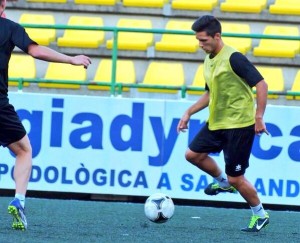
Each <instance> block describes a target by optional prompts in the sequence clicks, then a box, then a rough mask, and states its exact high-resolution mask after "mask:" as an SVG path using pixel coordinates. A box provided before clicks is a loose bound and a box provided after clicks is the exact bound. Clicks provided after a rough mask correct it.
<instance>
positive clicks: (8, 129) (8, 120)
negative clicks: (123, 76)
mask: <svg viewBox="0 0 300 243" xmlns="http://www.w3.org/2000/svg"><path fill="white" fill-rule="evenodd" d="M5 7H6V0H0V146H3V147H8V148H9V149H10V151H12V152H13V153H14V154H15V155H16V162H15V167H14V173H13V176H14V180H15V185H16V188H15V198H14V199H13V200H12V201H11V202H10V204H9V206H8V212H9V213H10V214H11V215H12V217H13V223H12V227H13V228H14V229H17V230H25V229H27V220H26V216H25V213H24V208H25V195H26V191H27V186H28V181H29V178H30V174H31V168H32V149H31V145H30V141H29V139H28V136H27V134H26V131H25V129H24V127H23V125H22V123H21V121H20V119H19V117H18V115H17V113H16V111H15V110H14V107H13V106H12V105H11V104H9V100H8V96H7V92H8V63H9V59H10V56H11V53H12V51H13V49H14V47H15V46H17V47H19V48H20V49H21V50H22V51H24V52H25V53H28V54H29V55H31V56H32V57H34V58H37V59H41V60H44V61H49V62H61V63H69V64H72V65H82V66H84V67H85V68H87V67H88V66H89V65H90V64H91V59H90V58H89V57H87V56H84V55H78V56H73V57H72V56H67V55H64V54H62V53H59V52H56V51H54V50H53V49H50V48H48V47H45V46H40V45H38V44H37V43H36V42H34V41H33V40H31V39H30V38H29V36H28V35H27V33H26V31H25V29H24V28H23V27H22V26H21V25H19V24H18V23H15V22H13V21H11V20H9V19H6V18H3V13H4V10H5Z"/></svg>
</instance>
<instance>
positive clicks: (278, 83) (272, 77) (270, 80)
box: [254, 66, 285, 99]
mask: <svg viewBox="0 0 300 243" xmlns="http://www.w3.org/2000/svg"><path fill="white" fill-rule="evenodd" d="M256 68H257V70H258V71H259V72H260V73H261V75H262V76H263V78H264V80H265V81H266V83H267V84H268V90H269V91H276V92H282V91H284V82H285V81H284V77H283V72H282V69H281V68H280V67H263V66H256ZM254 90H255V88H254ZM268 98H269V99H277V98H278V95H276V94H270V95H268Z"/></svg>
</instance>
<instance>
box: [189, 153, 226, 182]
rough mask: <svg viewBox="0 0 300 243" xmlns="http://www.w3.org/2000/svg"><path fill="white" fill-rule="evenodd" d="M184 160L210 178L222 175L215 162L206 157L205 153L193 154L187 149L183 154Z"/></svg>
mask: <svg viewBox="0 0 300 243" xmlns="http://www.w3.org/2000/svg"><path fill="white" fill-rule="evenodd" d="M185 158H186V160H187V161H189V162H190V163H192V164H193V165H195V166H197V167H198V168H199V169H200V170H203V171H204V172H206V173H207V174H209V175H211V176H212V177H217V176H219V175H220V174H221V173H222V171H221V169H220V168H219V166H218V165H217V163H216V161H215V160H214V159H213V158H211V157H210V156H208V154H207V153H195V152H193V151H191V150H189V149H188V150H187V151H186V153H185Z"/></svg>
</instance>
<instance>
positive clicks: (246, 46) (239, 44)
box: [222, 22, 252, 54]
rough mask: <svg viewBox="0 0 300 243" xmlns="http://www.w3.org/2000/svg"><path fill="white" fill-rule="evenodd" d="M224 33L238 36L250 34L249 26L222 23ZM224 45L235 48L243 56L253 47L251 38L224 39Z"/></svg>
mask: <svg viewBox="0 0 300 243" xmlns="http://www.w3.org/2000/svg"><path fill="white" fill-rule="evenodd" d="M222 32H223V33H225V32H227V33H238V34H250V25H249V24H236V23H225V22H224V23H222ZM222 39H223V41H224V43H225V44H227V45H229V46H232V47H234V48H235V49H237V50H238V51H240V52H241V53H243V54H246V53H247V52H248V51H249V50H250V49H251V47H252V39H251V38H241V37H223V38H222Z"/></svg>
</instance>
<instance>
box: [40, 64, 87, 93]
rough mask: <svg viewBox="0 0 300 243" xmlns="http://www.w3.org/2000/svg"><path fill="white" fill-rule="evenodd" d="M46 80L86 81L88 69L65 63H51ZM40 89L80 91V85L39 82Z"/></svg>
mask: <svg viewBox="0 0 300 243" xmlns="http://www.w3.org/2000/svg"><path fill="white" fill-rule="evenodd" d="M44 78H45V79H46V80H58V81H59V80H63V81H75V82H76V81H86V69H84V68H83V67H80V66H72V65H70V64H64V63H49V65H48V68H47V71H46V74H45V77H44ZM38 86H39V87H40V88H56V89H79V88H80V85H79V84H64V83H61V84H60V83H49V82H39V84H38Z"/></svg>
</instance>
